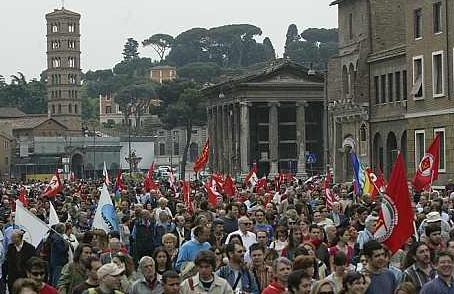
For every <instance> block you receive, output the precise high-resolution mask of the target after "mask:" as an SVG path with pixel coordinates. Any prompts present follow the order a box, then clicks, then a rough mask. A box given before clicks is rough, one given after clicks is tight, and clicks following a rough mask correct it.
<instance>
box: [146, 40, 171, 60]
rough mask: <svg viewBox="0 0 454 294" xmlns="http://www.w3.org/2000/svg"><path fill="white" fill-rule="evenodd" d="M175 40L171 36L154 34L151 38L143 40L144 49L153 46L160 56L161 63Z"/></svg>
mask: <svg viewBox="0 0 454 294" xmlns="http://www.w3.org/2000/svg"><path fill="white" fill-rule="evenodd" d="M173 42H174V39H173V37H172V36H171V35H167V34H154V35H153V36H151V37H150V38H148V39H146V40H143V42H142V45H143V46H144V47H146V46H151V48H153V50H154V51H156V53H157V54H158V56H159V59H160V62H162V61H163V60H164V57H165V55H166V51H167V50H168V49H170V48H171V47H172V44H173Z"/></svg>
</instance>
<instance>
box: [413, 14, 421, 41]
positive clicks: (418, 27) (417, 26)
mask: <svg viewBox="0 0 454 294" xmlns="http://www.w3.org/2000/svg"><path fill="white" fill-rule="evenodd" d="M414 18H415V20H414V21H415V39H421V38H422V9H421V8H419V9H416V10H415V17H414Z"/></svg>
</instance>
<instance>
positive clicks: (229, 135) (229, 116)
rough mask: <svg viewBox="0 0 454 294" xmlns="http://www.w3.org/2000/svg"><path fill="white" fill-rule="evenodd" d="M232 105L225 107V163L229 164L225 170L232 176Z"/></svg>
mask: <svg viewBox="0 0 454 294" xmlns="http://www.w3.org/2000/svg"><path fill="white" fill-rule="evenodd" d="M232 108H233V104H228V105H227V148H228V152H227V161H228V163H229V168H228V169H227V173H228V174H229V175H232V174H233V157H234V152H233V122H232V119H233V109H232Z"/></svg>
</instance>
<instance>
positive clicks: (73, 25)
mask: <svg viewBox="0 0 454 294" xmlns="http://www.w3.org/2000/svg"><path fill="white" fill-rule="evenodd" d="M75 27H76V25H75V24H73V23H70V24H68V32H70V33H74V29H75Z"/></svg>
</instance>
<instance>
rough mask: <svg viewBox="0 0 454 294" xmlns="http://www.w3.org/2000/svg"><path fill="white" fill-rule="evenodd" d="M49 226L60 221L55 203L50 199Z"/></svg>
mask: <svg viewBox="0 0 454 294" xmlns="http://www.w3.org/2000/svg"><path fill="white" fill-rule="evenodd" d="M49 205H50V207H49V226H51V227H52V226H53V225H56V224H59V223H60V220H59V219H58V215H57V211H55V208H54V205H53V204H52V202H51V201H49Z"/></svg>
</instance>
